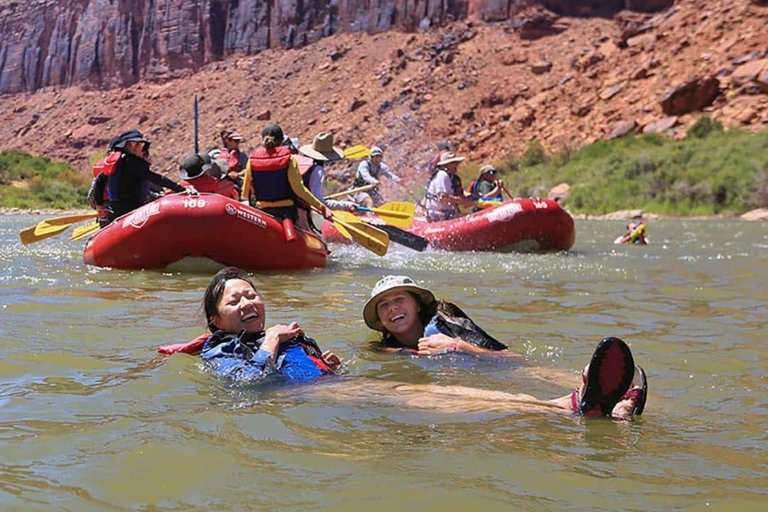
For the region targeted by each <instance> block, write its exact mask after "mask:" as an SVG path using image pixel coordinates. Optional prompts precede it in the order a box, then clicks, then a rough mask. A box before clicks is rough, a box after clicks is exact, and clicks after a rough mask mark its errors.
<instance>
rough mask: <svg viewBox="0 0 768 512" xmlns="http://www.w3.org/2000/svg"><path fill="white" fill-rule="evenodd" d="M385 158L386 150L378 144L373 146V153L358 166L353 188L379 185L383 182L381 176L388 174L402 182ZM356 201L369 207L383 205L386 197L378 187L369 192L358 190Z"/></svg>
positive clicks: (392, 178)
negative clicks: (380, 192) (385, 161)
mask: <svg viewBox="0 0 768 512" xmlns="http://www.w3.org/2000/svg"><path fill="white" fill-rule="evenodd" d="M383 159H384V150H383V149H381V148H380V147H378V146H374V147H372V148H371V154H370V155H369V156H368V157H367V158H366V159H365V160H363V161H362V162H360V165H358V166H357V173H356V174H355V182H354V183H353V184H352V187H353V188H358V187H364V186H366V185H378V184H379V183H381V180H380V179H379V176H382V175H383V176H386V177H387V178H389V179H391V180H392V181H394V182H395V183H400V178H399V177H398V176H396V175H395V174H394V173H393V172H392V171H390V170H389V167H387V164H385V163H384V162H382V160H383ZM354 199H355V202H356V203H357V204H359V205H361V206H365V207H367V208H373V207H374V206H381V205H382V204H384V198H383V197H381V194H379V191H378V189H377V188H376V187H374V188H372V189H371V190H369V191H367V192H358V193H357V194H355V195H354Z"/></svg>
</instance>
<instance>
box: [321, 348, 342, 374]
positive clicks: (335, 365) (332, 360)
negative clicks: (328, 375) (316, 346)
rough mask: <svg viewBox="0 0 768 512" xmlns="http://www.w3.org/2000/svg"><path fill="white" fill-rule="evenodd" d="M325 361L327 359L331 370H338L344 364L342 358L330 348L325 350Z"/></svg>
mask: <svg viewBox="0 0 768 512" xmlns="http://www.w3.org/2000/svg"><path fill="white" fill-rule="evenodd" d="M323 361H325V362H326V363H327V364H328V366H330V367H331V370H333V371H338V370H339V369H340V368H341V367H343V366H344V363H343V362H342V361H341V358H340V357H339V356H337V355H336V354H334V353H333V352H331V351H330V350H326V351H325V352H323Z"/></svg>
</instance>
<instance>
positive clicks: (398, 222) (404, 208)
mask: <svg viewBox="0 0 768 512" xmlns="http://www.w3.org/2000/svg"><path fill="white" fill-rule="evenodd" d="M355 208H356V209H357V210H358V211H362V212H373V213H375V214H376V215H378V216H379V217H381V220H383V221H384V222H386V223H387V224H391V225H392V226H399V227H401V228H407V227H410V226H411V224H412V223H413V215H414V213H415V212H416V205H415V204H413V203H407V202H405V201H390V202H388V203H384V204H382V205H381V206H379V207H377V208H368V207H366V206H356V207H355Z"/></svg>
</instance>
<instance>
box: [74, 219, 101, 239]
mask: <svg viewBox="0 0 768 512" xmlns="http://www.w3.org/2000/svg"><path fill="white" fill-rule="evenodd" d="M99 229H101V226H99V223H98V222H96V221H95V220H94V221H92V222H89V223H88V224H83V225H82V226H78V227H76V228H75V230H74V231H73V232H72V236H71V237H70V238H69V239H70V240H80V239H81V238H85V237H88V236H91V235H93V234H94V233H96V232H98V231H99Z"/></svg>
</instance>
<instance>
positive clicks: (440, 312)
mask: <svg viewBox="0 0 768 512" xmlns="http://www.w3.org/2000/svg"><path fill="white" fill-rule="evenodd" d="M363 320H365V324H366V325H367V326H368V327H370V328H371V329H373V330H375V331H380V332H381V333H382V340H381V344H382V346H383V349H384V351H390V352H399V351H401V350H404V351H408V352H409V353H414V354H418V355H435V354H443V353H445V352H463V353H466V354H473V355H501V356H508V357H513V358H516V359H519V360H521V361H522V360H524V357H523V356H522V355H520V354H516V353H514V352H511V351H509V350H508V349H507V346H506V345H505V344H503V343H501V342H500V341H498V340H497V339H495V338H494V337H493V336H491V335H489V334H488V333H486V332H485V331H484V330H483V329H482V328H481V327H479V326H478V325H477V324H475V323H474V322H473V321H472V320H471V319H470V318H469V317H468V316H467V315H466V313H464V312H463V311H462V310H461V309H460V308H459V307H458V306H456V305H455V304H453V303H451V302H447V301H443V300H441V299H438V298H436V297H435V296H434V294H433V293H432V292H431V291H429V290H428V289H426V288H423V287H421V286H419V285H418V284H417V283H416V281H414V280H413V279H411V278H410V277H407V276H385V277H384V278H382V279H381V280H380V281H379V282H377V283H376V286H374V287H373V290H372V291H371V298H370V299H368V301H367V302H366V303H365V306H364V307H363Z"/></svg>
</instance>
